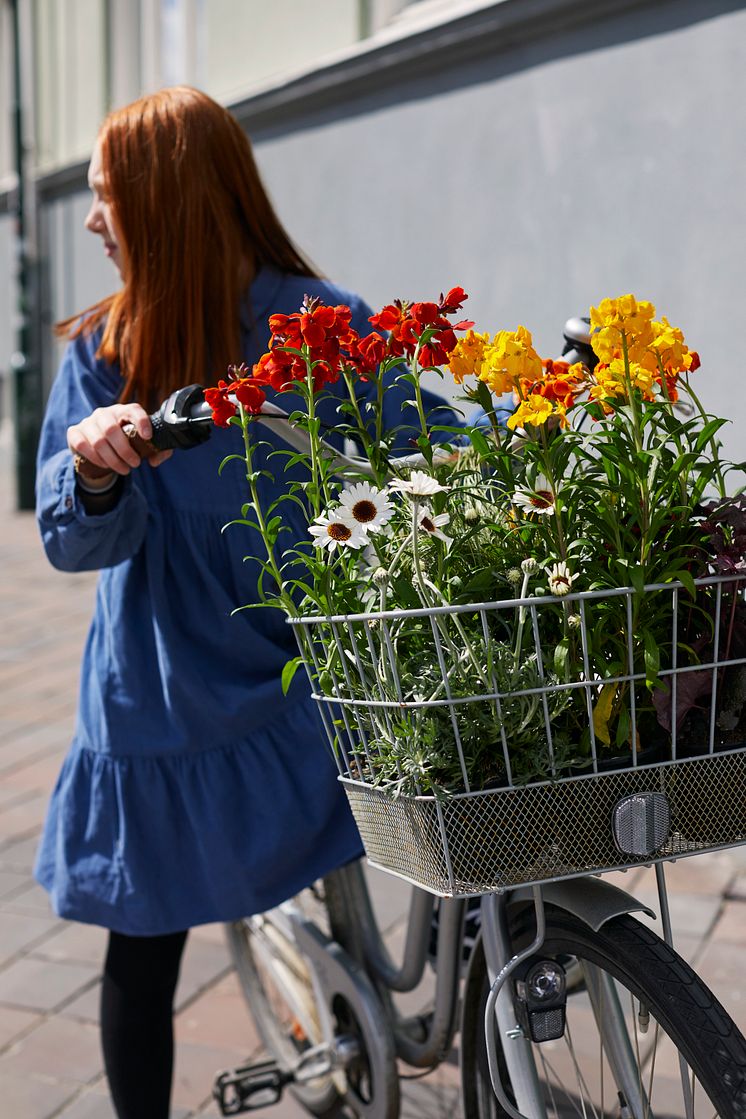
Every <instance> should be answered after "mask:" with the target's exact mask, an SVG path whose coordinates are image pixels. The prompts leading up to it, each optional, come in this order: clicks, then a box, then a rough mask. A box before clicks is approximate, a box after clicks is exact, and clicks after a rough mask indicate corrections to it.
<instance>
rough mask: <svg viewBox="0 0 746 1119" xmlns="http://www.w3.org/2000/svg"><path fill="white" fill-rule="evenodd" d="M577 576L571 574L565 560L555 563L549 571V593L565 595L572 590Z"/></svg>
mask: <svg viewBox="0 0 746 1119" xmlns="http://www.w3.org/2000/svg"><path fill="white" fill-rule="evenodd" d="M577 577H578V576H577V575H571V574H570V568H569V567H568V566H567V564H566V563H565V561H564V560H562V561H561V562H560V563H555V564H554V566H553V567H551V568H550V569H549V593H550V594H556V595H565V594H568V593H569V592H570V591H571V590H572V585H573V583H574V582H575V580H576V579H577Z"/></svg>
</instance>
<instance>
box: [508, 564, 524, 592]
mask: <svg viewBox="0 0 746 1119" xmlns="http://www.w3.org/2000/svg"><path fill="white" fill-rule="evenodd" d="M505 578H506V579H507V580H508V582H509V583H510V584H511V586H513V587H517V586H518V584H519V583H520V581H521V573H520V571H519V570H518V568H517V567H511V569H510V571H508V572H507V574H506V576H505Z"/></svg>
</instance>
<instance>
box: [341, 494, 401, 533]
mask: <svg viewBox="0 0 746 1119" xmlns="http://www.w3.org/2000/svg"><path fill="white" fill-rule="evenodd" d="M339 504H340V508H339V509H338V510H337V513H338V514H339V516H340V517H344V519H345V520H346V521H348V522H349V523H350V525H353V524H358V525H362V526H363V527H364V528H365V529H366V530H367V531H368V532H374V531H375V530H376V529H379V528H382V527H383V526H384V525H385V524H386V522H387V521H389V520H390V519H391V517H392V516H393V513H394V507H393V505H391V504H389V500H388V497H387V496H386V494H385V493H384V491H383V490H377V489H375V488H374V487H373V486H371V485H370V483H369V482H356V483H355V484H354V485H353V486H350V488H349V489H347V490H343V491H342V493H341V494H340V495H339Z"/></svg>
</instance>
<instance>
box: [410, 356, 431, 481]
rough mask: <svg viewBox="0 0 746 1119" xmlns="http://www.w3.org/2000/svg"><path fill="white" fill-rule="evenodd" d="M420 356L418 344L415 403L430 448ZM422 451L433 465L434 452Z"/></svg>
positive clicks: (413, 377) (414, 359) (413, 370)
mask: <svg viewBox="0 0 746 1119" xmlns="http://www.w3.org/2000/svg"><path fill="white" fill-rule="evenodd" d="M419 356H420V343H419V342H418V343H417V345H416V347H415V351H414V354H413V355H412V379H413V381H414V396H415V401H416V404H417V414H418V415H419V417H420V428H421V431H422V436H423V438H424V439H426V440H427V443H428V447H429V445H430V439H429V436H428V432H427V417H426V415H425V405H424V404H423V401H422V388H421V386H420V373H419ZM422 450H423V454H424V455H425V457H426V458H427V459H428V461H429V462H430V463H432V450H430V452H429V454H428V452H427V451H425V449H424V447H423V448H422Z"/></svg>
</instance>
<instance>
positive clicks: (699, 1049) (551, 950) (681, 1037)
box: [461, 905, 746, 1119]
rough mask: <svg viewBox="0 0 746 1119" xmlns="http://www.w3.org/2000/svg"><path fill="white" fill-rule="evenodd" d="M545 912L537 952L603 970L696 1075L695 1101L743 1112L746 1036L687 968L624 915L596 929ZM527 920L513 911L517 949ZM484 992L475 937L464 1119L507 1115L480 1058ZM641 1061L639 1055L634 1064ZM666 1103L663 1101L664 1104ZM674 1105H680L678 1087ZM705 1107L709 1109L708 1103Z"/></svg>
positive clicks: (528, 930)
mask: <svg viewBox="0 0 746 1119" xmlns="http://www.w3.org/2000/svg"><path fill="white" fill-rule="evenodd" d="M546 918H547V930H546V938H545V941H544V945H543V947H542V949H541V952H540V955H541V957H542V958H544V957H549V958H553V957H555V956H560V957H562V956H571V957H575V958H576V959H577V960H578V961H579V962H580V963H581V965H582V964H583V963H585V964H590V965H592V966H594V967H596V968H598V969H600V971H601V972H605V973H606V974H607V975H608V976H611V977H612V978H613V979H614V980H616V981H617V984H618V985H621V987H623V988H626V990H627V992H629V993H630V994H631V995H632V996H634V998H636V999H638V1000H642V1001H643V1002H644V1003H645V1005H647V1006H648V1007H649V1010H650V1015H651V1019H654V1020H655V1021H656V1022H657V1023H658V1024H659V1027H660V1029H661V1030H662V1031H664V1033H665V1035H667V1037H668V1038H669V1039H670V1041H671V1042H672V1043H673V1045H674V1047H675V1049H676V1050H678V1053H679V1054H680V1055H681V1056H683V1058H684V1060H685V1061H686V1063H687V1065H688V1066H689V1068H690V1069H691V1070H692V1071H693V1073H694V1075H695V1076H696V1078H697V1084H698V1085H699V1086H700V1088H699V1089H696V1088H695V1101H697V1102H699V1099H701V1091H704V1092H705V1093H706V1096H707V1099H708V1100H709V1101H710V1104H711V1105H712V1107H714V1108H715V1109H716V1114H718V1115H720V1116H721V1117H722V1119H744V1117H746V1040H745V1039H744V1037H743V1036H742V1034H741V1032H740V1030H739V1029H738V1027H737V1026H736V1025H735V1023H734V1022H733V1021H732V1020H731V1019H730V1017H729V1016H728V1014H727V1013H726V1011H725V1010H724V1008H723V1007H722V1006H721V1004H720V1003H719V1002H718V1000H717V999H716V998H715V996H714V995H713V994H712V992H711V991H710V990H709V988H708V987H707V986H706V985H705V983H704V982H703V981H702V980H701V979H700V978H699V976H698V975H697V974H696V973H695V972H694V971H693V970H692V968H691V967H690V966H689V965H688V964H687V963H686V962H685V961H684V960H683V959H681V957H680V956H679V955H678V954H677V953H676V952H675V951H674V950H673V949H672V948H670V947H669V946H668V945H667V944H666V943H665V942H664V941H663V940H661V939H660V937H658V936H657V935H656V934H655V933H654V932H653V931H652V930H651V929H650V928H648V927H647V926H645V925H643V924H642V923H641V922H640V921H637V920H635V919H634V918H633V917H630V916H628V915H624V916H620V917H616V918H614V919H613V920H611V921H608V922H607V923H606V924H605V925H603V926H602V927H601V928H600V929H599V930H598V931H594V930H593V929H591V928H590V927H589V926H588V925H586V924H585V923H584V922H582V921H580V920H579V919H578V918H576V917H574V916H573V915H571V914H570V913H567V912H566V911H564V910H562V909H559V908H556V907H554V906H551V905H547V906H546ZM533 924H534V916H533V910H531V912H530V913H528V912H527V911H526V909H525V908H524V909H523V910H521V911H519V912H518V913H516V914H514V915H513V917H512V919H511V935H512V938H513V941H512V942H513V945H514V948H515V949H516V950H520V949H521V948H522V947H524V946H526V945H527V944H528V943H530V940H531V939H532V937H533ZM488 992H489V980H488V977H487V969H486V963H485V959H484V951H483V948H482V944H481V940H480V942H479V944H478V946H477V949H476V954H475V958H474V960H473V963H472V967H471V969H470V974H469V978H468V981H467V988H466V991H465V996H464V1008H463V1019H462V1034H461V1043H462V1093H463V1102H464V1114H465V1119H505V1116H506V1115H507V1113H506V1111H505V1110H504V1109H503V1108H502V1107H501V1106H500V1104H499V1103H498V1100H497V1098H496V1096H495V1094H494V1092H493V1089H492V1084H491V1081H490V1076H489V1068H488V1065H487V1059H486V1043H485V1040H484V1008H485V1005H486V1000H487V995H488ZM570 997H572V996H569V997H568V1016H569V998H570ZM630 1001H632V1000H630ZM633 1006H634V1004H633ZM651 1028H652V1026H651ZM658 1036H659V1035H658V1033H656V1034H655V1038H654V1041H656V1042H657V1038H658ZM545 1044H547V1043H545ZM534 1048H535V1049H540V1048H541V1047H540V1046H535V1047H534ZM637 1052H638V1053H639V1052H640V1050H639V1049H638V1050H637ZM498 1058H499V1064H500V1069H501V1079H502V1083H503V1086H504V1088H505V1089H506V1095H507V1097H508V1099H509V1100H510V1101H511V1102H513V1097H512V1093H511V1091H510V1085H509V1083H508V1077H507V1073H506V1069H505V1063H504V1060H503V1059H502V1056H501V1054H498ZM601 1059H603V1055H602V1058H601ZM644 1064H645V1062H644V1061H641V1065H644ZM647 1075H648V1072H647V1071H645V1072H644V1073H643V1076H644V1077H645V1078H647ZM670 1083H673V1081H671V1082H670ZM584 1087H585V1085H584ZM698 1090H699V1091H700V1095H699V1096H697V1091H698ZM568 1099H570V1096H569V1095H568ZM650 1105H651V1107H652V1109H653V1112H654V1113H655V1114H656V1115H659V1114H661V1113H660V1111H656V1100H655V1096H654V1094H653V1093H652V1092H651V1093H650ZM665 1106H666V1107H667V1108H668V1107H670V1104H666V1105H665ZM679 1106H680V1107H681V1106H683V1094H682V1101H681V1103H680V1104H679ZM555 1110H556V1105H555ZM591 1113H593V1112H591ZM669 1114H670V1115H673V1114H677V1113H674V1112H669V1110H666V1111H665V1115H666V1117H667V1119H668V1116H669ZM708 1114H710V1115H711V1114H712V1110H711V1109H710V1110H708Z"/></svg>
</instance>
